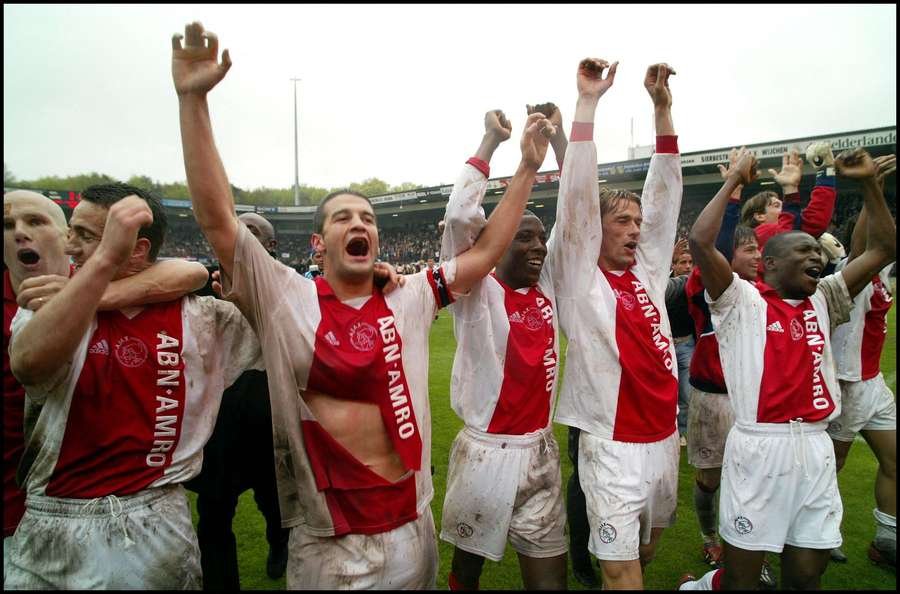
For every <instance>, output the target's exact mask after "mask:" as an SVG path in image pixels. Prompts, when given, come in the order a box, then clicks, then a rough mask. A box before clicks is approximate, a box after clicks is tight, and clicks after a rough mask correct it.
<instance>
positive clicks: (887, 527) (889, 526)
mask: <svg viewBox="0 0 900 594" xmlns="http://www.w3.org/2000/svg"><path fill="white" fill-rule="evenodd" d="M872 515H874V516H875V543H876V546H878V548H880V549H887V548H890V549H893V550H896V549H897V518H896V517H895V516H889V515H888V514H886V513H884V512H883V511H881V510H880V509H878V508H877V507H876V508H875V509H874V510H872Z"/></svg>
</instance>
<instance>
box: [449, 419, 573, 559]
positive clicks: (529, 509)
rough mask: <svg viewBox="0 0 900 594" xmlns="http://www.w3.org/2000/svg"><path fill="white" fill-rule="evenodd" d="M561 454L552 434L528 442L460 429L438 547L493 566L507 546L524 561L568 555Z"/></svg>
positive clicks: (549, 431) (546, 431)
mask: <svg viewBox="0 0 900 594" xmlns="http://www.w3.org/2000/svg"><path fill="white" fill-rule="evenodd" d="M565 527H566V512H565V506H564V505H563V493H562V474H561V471H560V465H559V446H558V445H557V443H556V439H555V438H554V437H553V431H552V428H551V427H547V428H545V429H544V430H542V431H539V432H535V433H532V434H529V435H521V436H520V435H492V434H489V433H482V432H481V431H476V430H474V429H471V428H469V427H465V428H463V430H462V431H460V432H459V434H458V435H457V436H456V439H455V440H454V441H453V446H452V448H451V449H450V465H449V468H448V471H447V494H446V496H445V497H444V510H443V513H442V515H441V539H443V540H445V541H447V542H449V543H451V544H453V545H454V546H456V547H459V548H460V549H462V550H464V551H468V552H470V553H474V554H476V555H481V556H482V557H486V558H488V559H490V560H492V561H500V560H501V559H503V553H504V551H505V550H506V541H507V538H509V542H510V544H511V545H512V548H513V549H514V550H515V551H516V552H517V553H520V554H522V555H525V556H526V557H535V558H545V557H556V556H558V555H562V554H563V553H565V552H566V551H568V549H569V546H568V542H567V541H566V535H565Z"/></svg>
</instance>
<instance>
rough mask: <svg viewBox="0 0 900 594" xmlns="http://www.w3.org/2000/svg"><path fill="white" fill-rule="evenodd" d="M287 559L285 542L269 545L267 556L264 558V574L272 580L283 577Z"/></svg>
mask: <svg viewBox="0 0 900 594" xmlns="http://www.w3.org/2000/svg"><path fill="white" fill-rule="evenodd" d="M287 559H288V547H287V543H284V544H283V545H281V546H275V547H273V546H271V545H269V557H268V558H267V559H266V575H268V576H269V577H270V578H272V579H273V580H277V579H279V578H281V577H283V576H284V572H285V570H287Z"/></svg>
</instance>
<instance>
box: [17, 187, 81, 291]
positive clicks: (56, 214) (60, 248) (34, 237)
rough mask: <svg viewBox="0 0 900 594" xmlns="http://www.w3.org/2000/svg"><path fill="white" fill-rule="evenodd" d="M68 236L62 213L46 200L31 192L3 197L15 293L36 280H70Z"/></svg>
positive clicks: (19, 192) (20, 191) (54, 204)
mask: <svg viewBox="0 0 900 594" xmlns="http://www.w3.org/2000/svg"><path fill="white" fill-rule="evenodd" d="M67 232H68V226H67V225H66V217H65V215H64V214H63V211H62V209H61V208H60V207H59V206H58V205H57V204H56V203H54V202H53V201H52V200H50V199H49V198H47V197H46V196H44V195H42V194H38V193H37V192H30V191H28V190H15V191H13V192H8V193H6V194H4V195H3V263H4V264H5V265H6V268H7V270H8V271H9V277H10V282H11V283H12V286H13V290H15V291H17V290H18V288H19V284H20V283H21V282H22V281H23V280H25V279H26V278H30V277H33V276H41V275H45V274H56V275H60V276H68V274H69V257H68V256H66V254H65V243H66V234H67Z"/></svg>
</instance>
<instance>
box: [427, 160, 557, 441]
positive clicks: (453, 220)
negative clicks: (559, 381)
mask: <svg viewBox="0 0 900 594" xmlns="http://www.w3.org/2000/svg"><path fill="white" fill-rule="evenodd" d="M486 189H487V175H486V174H485V172H483V171H481V170H479V169H478V168H476V167H473V166H472V165H469V164H466V165H465V166H464V169H463V172H462V173H461V174H460V176H459V177H458V178H457V181H456V184H455V185H454V186H453V192H452V193H451V194H450V200H449V202H448V203H447V215H446V217H445V219H444V220H445V226H444V234H443V237H442V240H441V244H442V250H441V261H449V260H451V259H452V258H453V257H455V256H456V255H458V254H460V253H462V252H464V251H465V250H467V249H469V248H470V247H472V245H473V244H474V242H475V238H476V237H477V236H478V233H479V232H480V230H481V229H482V228H483V227H484V225H485V222H486V221H485V219H484V211H483V210H482V208H481V201H482V200H483V199H484V194H485V191H486ZM552 268H553V264H552V262H550V261H549V259H545V261H544V266H543V268H542V269H541V274H540V277H539V280H538V284H537V285H536V286H533V287H524V288H521V289H513V288H511V287H509V286H507V285H505V284H504V283H503V282H502V281H500V280H499V279H498V278H497V277H496V276H495V275H493V274H491V275H489V276H487V277H485V278H484V279H482V280H481V281H479V282H478V283H476V284H475V285H474V286H473V287H472V288H471V290H470V291H469V293H468V294H467V295H465V296H457V300H456V302H455V303H453V305H451V306H450V311H451V312H452V313H453V329H454V333H455V335H456V354H455V355H454V358H453V372H452V377H451V383H450V401H451V405H452V407H453V410H454V412H456V414H457V416H459V418H460V419H462V420H463V421H464V422H465V424H466V426H468V427H472V428H474V429H477V430H479V431H483V432H486V433H498V434H505V435H524V434H526V433H532V432H535V431H539V430H541V429H544V428H545V427H547V426H548V425H549V424H550V415H551V411H552V408H553V400H554V397H555V394H556V372H557V360H558V346H557V329H556V318H555V316H554V302H553V283H552V281H551V274H552V272H551V271H552Z"/></svg>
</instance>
